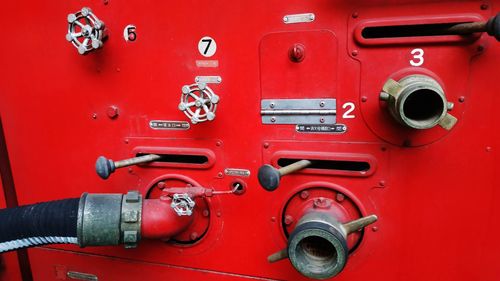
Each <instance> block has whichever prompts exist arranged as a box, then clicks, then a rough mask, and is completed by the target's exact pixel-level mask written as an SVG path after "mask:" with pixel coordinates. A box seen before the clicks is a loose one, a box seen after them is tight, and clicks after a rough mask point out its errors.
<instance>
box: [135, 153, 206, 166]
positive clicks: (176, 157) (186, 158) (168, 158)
mask: <svg viewBox="0 0 500 281" xmlns="http://www.w3.org/2000/svg"><path fill="white" fill-rule="evenodd" d="M143 155H146V153H137V154H136V156H143ZM157 155H160V157H161V158H160V159H158V160H156V161H154V162H161V163H177V164H198V165H199V164H206V163H208V157H207V156H204V155H189V154H157Z"/></svg>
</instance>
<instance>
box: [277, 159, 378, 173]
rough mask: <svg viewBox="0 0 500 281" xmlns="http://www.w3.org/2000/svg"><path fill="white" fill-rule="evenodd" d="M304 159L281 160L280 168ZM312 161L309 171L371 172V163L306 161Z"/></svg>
mask: <svg viewBox="0 0 500 281" xmlns="http://www.w3.org/2000/svg"><path fill="white" fill-rule="evenodd" d="M300 160H303V159H293V158H280V159H279V160H278V166H280V167H284V166H288V165H290V164H292V163H295V162H297V161H300ZM306 160H309V161H311V163H312V164H311V165H310V166H309V167H308V169H320V170H336V171H347V172H366V171H368V170H370V163H368V162H365V161H342V160H320V159H306Z"/></svg>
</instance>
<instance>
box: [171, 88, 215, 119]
mask: <svg viewBox="0 0 500 281" xmlns="http://www.w3.org/2000/svg"><path fill="white" fill-rule="evenodd" d="M217 103H219V96H218V95H216V94H215V93H214V92H213V91H212V89H210V88H209V87H208V86H207V85H206V84H205V83H196V84H191V85H189V86H188V85H185V86H183V87H182V95H181V102H180V103H179V110H180V111H182V112H184V114H186V116H187V117H188V118H189V119H190V120H191V123H193V124H197V123H200V122H205V121H212V120H214V119H215V111H216V110H217Z"/></svg>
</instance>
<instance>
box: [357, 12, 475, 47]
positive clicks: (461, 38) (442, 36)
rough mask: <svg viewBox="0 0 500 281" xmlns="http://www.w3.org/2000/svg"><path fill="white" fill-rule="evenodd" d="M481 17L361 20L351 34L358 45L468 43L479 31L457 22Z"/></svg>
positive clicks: (466, 21)
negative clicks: (470, 29) (474, 31)
mask: <svg viewBox="0 0 500 281" xmlns="http://www.w3.org/2000/svg"><path fill="white" fill-rule="evenodd" d="M483 20H484V19H482V18H481V17H479V16H477V15H460V16H457V15H450V16H432V17H397V18H379V19H365V20H362V21H360V22H359V23H358V24H357V25H356V26H355V28H354V33H353V35H354V39H355V40H356V41H357V42H358V43H359V44H362V45H387V44H413V43H444V42H449V43H453V42H456V43H471V42H474V41H475V40H477V39H478V38H479V37H480V35H481V33H472V34H471V33H470V32H469V31H468V30H467V28H465V27H464V25H461V24H464V23H475V24H479V23H480V22H481V21H483Z"/></svg>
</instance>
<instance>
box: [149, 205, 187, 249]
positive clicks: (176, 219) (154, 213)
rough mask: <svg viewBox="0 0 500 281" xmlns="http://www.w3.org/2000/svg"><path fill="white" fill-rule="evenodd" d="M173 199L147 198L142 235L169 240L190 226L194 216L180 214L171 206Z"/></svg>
mask: <svg viewBox="0 0 500 281" xmlns="http://www.w3.org/2000/svg"><path fill="white" fill-rule="evenodd" d="M170 203H171V200H161V199H146V200H144V203H143V207H142V225H141V236H142V237H143V238H149V239H162V240H168V239H169V238H170V237H172V236H175V235H177V234H179V233H181V232H183V231H184V230H186V229H187V228H188V226H189V225H190V224H191V223H192V222H193V216H179V215H177V213H176V212H175V211H174V210H173V209H172V207H171V206H170Z"/></svg>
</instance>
